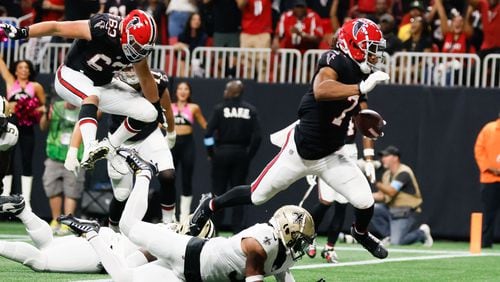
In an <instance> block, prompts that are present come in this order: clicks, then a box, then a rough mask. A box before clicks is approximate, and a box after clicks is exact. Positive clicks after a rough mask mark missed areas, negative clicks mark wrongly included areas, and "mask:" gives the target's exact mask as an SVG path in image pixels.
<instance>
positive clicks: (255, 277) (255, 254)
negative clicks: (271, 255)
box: [241, 237, 267, 282]
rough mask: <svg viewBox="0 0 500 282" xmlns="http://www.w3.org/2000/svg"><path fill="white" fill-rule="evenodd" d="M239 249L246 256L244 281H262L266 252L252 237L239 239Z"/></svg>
mask: <svg viewBox="0 0 500 282" xmlns="http://www.w3.org/2000/svg"><path fill="white" fill-rule="evenodd" d="M241 249H242V250H243V253H244V254H245V256H246V257H247V261H246V264H245V277H246V281H253V282H257V281H264V263H265V261H266V259H267V254H266V252H265V251H264V249H263V248H262V246H261V245H260V243H259V242H258V241H257V240H255V239H254V238H250V237H249V238H244V239H243V240H241Z"/></svg>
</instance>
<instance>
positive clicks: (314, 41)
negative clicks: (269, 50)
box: [273, 0, 323, 53]
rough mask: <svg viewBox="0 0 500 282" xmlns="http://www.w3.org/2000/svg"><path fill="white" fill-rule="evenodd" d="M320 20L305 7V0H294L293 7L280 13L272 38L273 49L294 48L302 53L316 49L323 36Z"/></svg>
mask: <svg viewBox="0 0 500 282" xmlns="http://www.w3.org/2000/svg"><path fill="white" fill-rule="evenodd" d="M320 22H321V20H320V18H319V16H318V14H316V13H315V12H314V11H312V10H311V9H308V8H307V4H306V1H305V0H294V7H293V9H292V10H291V11H287V12H285V13H283V14H282V15H281V19H280V21H279V23H278V26H277V27H276V34H275V37H274V39H273V49H278V48H295V49H299V51H300V52H301V53H304V52H305V51H306V50H308V49H317V48H318V47H319V42H320V41H321V38H322V37H323V29H322V28H321V24H320Z"/></svg>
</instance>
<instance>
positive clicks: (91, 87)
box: [0, 10, 164, 168]
mask: <svg viewBox="0 0 500 282" xmlns="http://www.w3.org/2000/svg"><path fill="white" fill-rule="evenodd" d="M0 28H2V29H3V30H4V31H5V33H6V34H7V36H8V37H9V38H11V39H26V38H30V37H41V36H47V35H53V36H60V37H65V38H74V39H76V40H75V41H74V43H73V45H72V46H71V49H70V50H69V52H68V54H67V56H66V59H65V62H64V64H63V65H61V66H60V67H59V69H58V70H57V73H56V78H55V82H54V87H55V90H56V92H57V94H58V95H59V96H60V97H61V98H63V99H64V100H65V101H67V102H69V103H71V104H73V105H75V106H78V107H80V106H81V110H80V117H79V125H80V130H81V132H82V138H83V143H84V147H85V150H84V155H83V159H82V166H83V167H85V168H92V167H93V165H94V163H95V161H97V160H98V159H101V158H104V157H106V155H107V154H108V153H109V152H114V149H115V148H116V147H118V146H119V145H121V144H122V143H123V141H125V140H127V139H129V138H130V137H132V136H134V135H135V134H136V133H138V132H139V131H140V130H141V129H142V127H143V126H144V124H145V123H148V122H152V121H155V120H159V121H160V122H161V123H163V122H164V117H163V110H162V108H161V105H160V101H159V96H158V90H157V88H156V83H155V81H154V78H153V76H152V75H151V72H150V70H149V66H148V63H147V60H146V58H147V56H148V55H149V54H150V53H151V51H152V50H153V45H154V42H155V40H156V34H157V29H156V24H155V21H154V19H153V18H152V17H151V16H150V15H148V14H147V13H146V12H144V11H141V10H133V11H132V12H131V13H130V14H128V15H127V16H126V17H124V18H121V17H117V16H114V15H111V14H96V15H94V16H92V17H91V18H90V19H89V20H79V21H62V22H56V21H47V22H40V23H36V24H33V25H31V26H28V27H14V26H12V25H10V24H6V23H1V24H0ZM129 64H133V66H134V69H135V72H136V74H137V77H138V78H139V81H140V84H141V88H142V92H143V93H144V97H145V98H146V99H145V98H144V97H142V95H140V94H139V93H137V92H136V91H135V90H134V89H132V88H131V87H130V86H128V85H126V84H125V83H123V82H121V81H119V80H116V79H113V75H114V72H116V71H119V70H121V69H123V68H125V67H126V66H127V65H129ZM98 108H99V109H101V110H102V111H103V112H106V113H111V114H119V115H124V116H127V117H128V118H127V119H126V120H125V121H124V122H123V123H122V124H121V125H120V127H119V128H118V129H117V130H116V132H115V133H114V134H111V135H110V136H109V138H106V139H105V140H103V141H101V142H100V143H98V142H97V140H96V130H97V120H96V115H97V109H98Z"/></svg>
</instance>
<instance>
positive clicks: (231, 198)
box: [210, 185, 252, 211]
mask: <svg viewBox="0 0 500 282" xmlns="http://www.w3.org/2000/svg"><path fill="white" fill-rule="evenodd" d="M250 204H252V191H251V188H250V185H241V186H236V187H234V188H232V189H231V190H229V191H227V192H226V193H224V194H222V195H220V196H218V197H215V198H214V199H213V200H212V201H211V203H210V209H211V210H212V211H217V210H220V209H223V208H228V207H234V206H239V205H250Z"/></svg>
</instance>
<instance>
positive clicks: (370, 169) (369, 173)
mask: <svg viewBox="0 0 500 282" xmlns="http://www.w3.org/2000/svg"><path fill="white" fill-rule="evenodd" d="M364 168H365V175H366V177H368V179H369V180H370V183H375V180H376V179H375V165H374V164H373V162H372V161H371V160H366V161H365V167H364Z"/></svg>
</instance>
